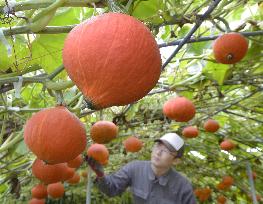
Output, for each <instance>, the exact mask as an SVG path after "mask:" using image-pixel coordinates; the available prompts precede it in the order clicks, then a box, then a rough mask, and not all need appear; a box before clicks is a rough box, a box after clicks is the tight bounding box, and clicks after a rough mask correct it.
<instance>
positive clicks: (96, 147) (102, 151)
mask: <svg viewBox="0 0 263 204" xmlns="http://www.w3.org/2000/svg"><path fill="white" fill-rule="evenodd" d="M87 155H88V156H89V157H92V158H93V159H95V160H96V161H98V162H99V163H100V164H102V165H105V164H106V163H107V162H108V158H109V151H108V149H107V148H106V147H105V146H104V145H103V144H92V145H91V146H90V147H89V148H88V150H87Z"/></svg>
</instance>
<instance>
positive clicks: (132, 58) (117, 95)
mask: <svg viewBox="0 0 263 204" xmlns="http://www.w3.org/2000/svg"><path fill="white" fill-rule="evenodd" d="M62 58H63V64H64V65H65V69H66V71H67V73H68V75H69V77H70V78H71V79H72V81H73V82H74V83H75V84H76V85H77V87H78V88H79V89H80V90H81V92H82V93H83V94H84V96H85V97H86V98H87V99H88V100H89V101H91V102H92V105H93V108H94V109H101V108H106V107H110V106H113V105H116V106H121V105H127V104H130V103H133V102H135V101H137V100H139V99H141V98H143V97H144V96H145V95H146V94H147V93H148V92H149V91H150V90H151V89H152V88H153V87H154V86H155V85H156V83H157V81H158V79H159V77H160V73H161V64H162V63H161V56H160V51H159V48H158V45H157V43H156V41H155V39H154V37H153V35H152V34H151V32H150V30H149V29H148V28H147V27H146V26H145V25H144V24H143V23H142V22H140V21H138V20H137V19H135V18H134V17H132V16H129V15H126V14H121V13H106V14H102V15H99V16H96V17H93V18H92V19H90V20H87V21H85V22H83V23H81V24H80V25H78V26H76V27H75V28H74V29H72V30H71V31H70V33H69V34H68V36H67V38H66V40H65V43H64V48H63V53H62Z"/></svg>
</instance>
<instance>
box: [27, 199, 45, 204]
mask: <svg viewBox="0 0 263 204" xmlns="http://www.w3.org/2000/svg"><path fill="white" fill-rule="evenodd" d="M29 204H45V199H37V198H32V199H31V200H30V201H29Z"/></svg>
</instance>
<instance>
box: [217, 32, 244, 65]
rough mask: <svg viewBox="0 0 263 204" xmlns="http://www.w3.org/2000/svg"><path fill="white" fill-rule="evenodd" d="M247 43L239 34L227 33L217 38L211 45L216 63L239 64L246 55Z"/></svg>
mask: <svg viewBox="0 0 263 204" xmlns="http://www.w3.org/2000/svg"><path fill="white" fill-rule="evenodd" d="M247 50H248V42H247V40H246V38H245V37H244V36H243V35H241V34H239V33H227V34H224V35H222V36H220V37H218V38H217V39H216V40H215V42H214V45H213V51H214V56H215V59H216V61H218V62H220V63H223V64H234V63H236V62H239V61H240V60H241V59H242V58H243V57H244V56H245V55H246V53H247Z"/></svg>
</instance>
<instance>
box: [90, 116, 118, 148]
mask: <svg viewBox="0 0 263 204" xmlns="http://www.w3.org/2000/svg"><path fill="white" fill-rule="evenodd" d="M117 134H118V127H117V126H116V125H115V124H114V123H113V122H110V121H98V122H96V123H95V124H94V125H92V127H91V129H90V136H91V138H92V140H93V141H94V142H95V143H99V144H106V143H109V142H110V141H111V140H113V139H114V138H116V137H117Z"/></svg>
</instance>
